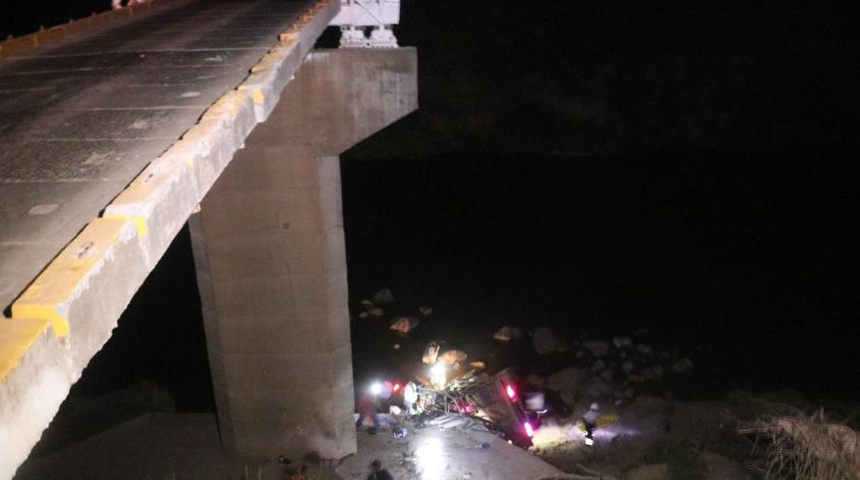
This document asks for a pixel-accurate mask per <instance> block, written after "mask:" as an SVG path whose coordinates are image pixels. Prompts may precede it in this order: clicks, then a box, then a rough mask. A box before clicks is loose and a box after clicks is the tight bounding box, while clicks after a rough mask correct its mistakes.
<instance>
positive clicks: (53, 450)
mask: <svg viewBox="0 0 860 480" xmlns="http://www.w3.org/2000/svg"><path fill="white" fill-rule="evenodd" d="M390 296H391V294H390V292H383V294H378V295H375V296H374V298H373V299H372V300H367V301H366V302H362V303H361V312H360V313H359V314H358V315H356V317H358V319H359V322H375V323H376V324H378V325H376V326H377V327H382V328H383V329H384V330H390V331H391V332H392V334H393V335H394V336H393V337H391V338H385V342H383V344H384V345H387V347H386V348H388V352H389V354H391V355H394V356H391V357H390V358H389V360H390V361H393V362H397V361H401V362H402V361H404V360H403V359H411V360H409V361H410V362H414V363H417V364H418V365H423V366H426V365H424V364H426V363H427V362H428V361H442V362H445V363H446V364H447V365H448V367H450V368H451V369H452V370H457V369H461V370H462V369H470V368H475V367H477V368H482V367H486V365H485V363H484V362H483V361H482V359H481V358H480V357H477V356H473V352H471V351H468V352H467V351H463V350H459V349H456V350H455V349H452V348H448V347H447V346H446V345H451V344H452V343H446V342H445V341H444V339H441V338H440V340H443V341H442V348H441V349H440V351H438V352H435V353H434V354H433V355H432V357H433V358H428V357H427V355H424V356H423V358H422V355H421V354H420V353H419V354H418V355H415V353H414V352H412V351H410V347H409V345H410V342H412V343H413V347H417V346H418V345H415V344H416V342H419V339H420V342H424V341H425V340H426V339H421V337H420V335H416V331H420V329H422V328H428V327H429V325H432V315H433V309H432V308H430V307H428V306H422V307H420V308H418V309H417V313H416V315H414V316H403V315H390V316H386V313H385V310H384V308H383V307H380V306H379V305H380V304H383V305H384V304H386V303H390V301H391V299H390V298H388V297H390ZM380 322H381V323H380ZM369 325H371V323H365V324H362V323H358V324H357V325H356V327H355V330H359V331H360V330H362V329H369V328H371V327H370V326H369ZM377 333H378V332H377ZM435 334H438V331H437V332H434V335H435ZM410 335H411V337H410ZM488 337H491V338H488V339H487V341H488V342H490V343H491V344H492V345H493V349H496V350H498V351H502V352H503V351H505V350H507V349H514V348H519V349H520V350H519V352H520V353H519V354H518V355H522V348H523V346H526V347H528V350H529V351H530V352H531V353H532V354H534V355H537V356H538V357H539V358H550V357H552V358H554V359H555V360H556V361H558V360H559V359H561V360H562V362H560V364H561V365H563V366H560V367H559V368H557V369H554V370H551V371H549V373H547V370H546V369H544V370H542V371H541V372H537V371H533V372H532V373H529V370H528V369H521V370H520V371H521V373H522V374H523V375H522V377H523V378H522V381H523V385H522V387H524V388H526V389H528V390H530V391H533V392H542V393H543V396H544V398H545V400H546V405H547V406H548V407H549V410H548V412H547V414H546V415H545V416H544V418H543V424H542V425H541V427H540V428H539V429H538V430H537V432H536V434H535V437H534V445H533V446H532V447H531V448H530V449H528V450H522V449H520V448H518V447H514V446H511V445H508V444H506V443H505V442H504V441H503V440H502V439H500V438H498V437H497V436H496V435H493V434H489V437H488V433H487V432H479V431H477V430H475V429H466V430H463V428H464V427H458V428H456V429H455V428H442V427H439V426H427V427H425V428H424V429H419V428H416V426H415V425H414V424H412V423H410V422H408V421H404V420H402V419H400V420H398V419H397V418H396V417H395V420H394V422H395V423H394V424H393V425H391V426H390V427H389V428H388V429H387V430H386V431H385V432H383V433H381V434H379V435H368V434H366V433H364V432H359V434H358V453H357V454H355V455H352V456H350V457H347V458H345V459H342V460H341V461H340V462H338V463H337V464H312V465H311V469H310V470H309V473H310V478H313V479H338V478H339V479H343V480H347V479H349V480H352V479H355V480H361V479H363V478H364V477H365V476H366V474H367V465H368V464H369V463H370V461H371V460H373V459H376V458H379V459H382V460H383V461H384V463H385V464H386V466H387V467H389V469H390V470H391V471H392V473H393V474H394V475H395V478H397V479H399V480H406V479H410V480H419V479H426V480H430V479H431V478H440V479H445V480H448V479H452V480H453V479H466V478H476V479H477V478H493V479H498V480H503V479H504V480H508V479H510V480H518V479H520V478H522V479H530V480H546V479H556V478H558V479H561V478H577V479H591V478H615V479H629V480H648V479H655V480H656V479H662V478H670V479H685V480H697V479H708V480H745V479H758V478H763V477H762V476H761V474H760V469H761V466H762V463H761V460H762V458H761V453H762V451H761V449H760V448H759V449H756V448H754V447H755V444H754V440H755V439H754V438H751V437H748V436H743V435H741V434H740V433H738V427H739V425H741V424H743V423H744V422H748V421H751V420H754V419H756V418H760V417H761V416H763V415H768V414H774V413H778V412H779V411H782V410H785V409H786V408H792V409H795V410H796V411H805V412H811V411H816V410H821V409H823V410H826V411H827V412H828V413H833V414H835V415H836V416H837V417H840V418H843V419H845V423H848V424H849V425H853V426H854V428H855V429H856V424H857V422H858V418H860V417H858V416H860V413H858V412H860V406H858V405H857V404H849V403H841V404H837V403H833V402H822V401H810V400H809V399H807V398H804V397H803V396H802V395H800V394H799V393H796V392H794V391H782V392H749V391H740V390H736V391H733V392H731V393H730V394H728V395H727V396H726V397H724V398H722V399H717V400H693V399H690V398H688V397H684V396H683V395H679V396H673V395H672V394H670V393H669V392H670V391H672V390H674V391H675V392H677V393H683V392H679V391H678V390H677V389H673V388H670V387H673V386H674V387H676V386H677V385H679V383H678V382H677V380H678V378H681V379H683V378H689V377H690V376H691V375H695V371H694V364H693V361H692V360H691V359H689V358H687V357H685V356H682V355H680V354H679V353H677V352H671V351H666V350H661V349H659V348H655V347H653V346H651V345H649V344H648V343H646V342H645V341H644V340H643V339H642V338H641V337H637V336H636V335H632V336H630V337H614V338H609V339H606V340H600V339H593V338H591V339H580V340H576V341H572V342H567V341H564V340H562V339H560V338H558V337H557V336H556V335H555V334H554V333H553V332H552V330H551V329H550V328H547V327H542V328H538V329H535V330H533V331H531V332H523V331H521V330H520V329H519V328H517V327H514V326H511V327H504V328H500V329H499V330H497V331H496V332H495V333H494V334H492V335H488ZM373 338H383V337H381V336H379V335H376V334H375V335H374V336H373ZM391 339H395V340H396V343H391V342H390V340H391ZM359 341H361V340H359ZM353 343H354V345H356V346H357V347H359V348H360V345H357V344H356V340H355V339H354V340H353ZM464 344H467V343H464ZM493 349H487V348H483V349H482V350H481V351H482V352H483V353H485V354H486V355H488V357H487V358H493V359H499V358H504V356H502V355H499V354H497V353H498V352H497V353H492V352H491V350H493ZM412 350H415V348H412ZM420 350H423V349H420ZM425 353H426V352H425ZM412 356H415V358H412ZM398 358H399V359H400V360H398ZM512 358H524V357H518V356H514V357H512ZM532 360H534V359H532ZM557 363H558V362H557ZM409 370H410V369H408V368H407V369H405V371H409ZM356 382H359V380H358V379H356ZM356 386H357V387H359V385H358V383H357V385H356ZM591 403H598V404H599V406H600V410H601V413H602V414H604V415H607V416H610V417H611V418H613V419H614V421H612V422H611V423H609V424H607V425H604V426H602V427H601V428H599V429H598V431H597V432H596V435H595V444H594V445H593V446H587V445H585V442H584V435H583V432H582V430H581V429H580V428H579V424H580V416H581V415H582V414H583V413H584V412H585V411H586V409H587V408H588V407H589V405H590V404H591ZM173 410H174V403H173V401H172V400H171V398H170V394H169V393H168V392H166V391H165V390H163V389H161V388H159V387H158V386H156V385H153V384H138V385H134V386H132V387H131V388H129V389H127V390H124V391H120V392H114V393H112V394H109V395H105V396H103V397H99V398H87V397H76V398H70V399H69V400H67V402H66V403H65V404H64V407H63V409H62V410H61V412H60V414H59V415H58V416H57V418H56V419H55V420H54V422H53V423H52V425H51V427H50V428H49V429H48V430H47V431H46V433H45V435H44V437H43V440H42V442H41V443H40V444H39V445H38V446H37V448H36V449H35V450H34V455H33V456H32V458H31V459H30V460H29V461H28V462H27V463H25V465H24V466H23V467H22V468H21V470H20V471H19V473H18V476H17V477H16V478H15V480H36V479H38V480H51V479H65V478H73V477H74V478H91V479H98V480H102V479H113V478H116V479H123V480H129V479H130V478H141V479H144V478H146V479H152V480H155V479H161V478H165V479H170V480H177V479H183V480H186V479H197V478H201V479H202V478H206V479H215V478H219V479H220V478H223V479H231V480H232V479H238V480H251V479H252V478H256V479H258V480H267V479H279V478H281V477H282V476H283V473H284V471H285V469H284V467H283V466H282V465H279V464H278V463H277V462H276V461H275V459H267V460H264V461H256V462H250V463H249V462H242V461H237V460H235V459H230V458H228V457H226V456H225V455H224V454H223V452H221V451H220V447H219V442H218V432H217V425H216V424H215V419H214V415H211V414H197V415H188V414H176V413H173ZM398 427H405V428H406V429H407V430H408V434H407V435H406V436H405V437H403V438H396V437H395V436H393V435H392V432H393V430H394V428H398ZM425 443H426V444H428V445H431V446H434V447H433V448H436V446H439V445H442V446H444V448H442V449H441V450H440V452H441V453H440V454H439V455H438V456H437V457H436V459H431V460H426V459H425V460H424V461H423V462H424V463H423V464H422V463H421V462H422V460H421V456H420V455H418V454H417V453H416V452H418V451H419V450H420V451H426V450H427V447H426V446H425V447H421V445H422V444H425ZM485 444H486V447H484V445H485ZM523 455H524V456H523ZM538 459H539V460H542V461H543V462H546V463H545V464H544V463H542V462H538V463H534V464H533V465H532V467H527V468H526V469H525V470H523V469H522V468H521V467H522V466H523V465H531V464H530V463H529V462H532V461H536V460H538ZM437 460H438V461H437ZM442 461H444V462H445V467H444V468H443V469H441V470H438V471H436V470H433V469H435V468H437V467H438V466H439V465H440V463H439V462H442ZM546 464H548V465H546ZM542 465H543V466H542ZM550 466H552V467H555V468H557V470H553V468H551V467H550ZM518 468H519V470H518ZM431 470H433V472H431ZM434 472H435V473H434ZM553 472H555V473H553ZM562 472H564V473H562ZM431 473H432V475H431Z"/></svg>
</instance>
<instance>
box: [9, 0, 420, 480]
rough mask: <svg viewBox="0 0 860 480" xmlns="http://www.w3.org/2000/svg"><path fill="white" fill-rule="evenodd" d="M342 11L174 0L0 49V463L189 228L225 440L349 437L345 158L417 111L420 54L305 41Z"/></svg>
mask: <svg viewBox="0 0 860 480" xmlns="http://www.w3.org/2000/svg"><path fill="white" fill-rule="evenodd" d="M352 1H353V0H349V1H344V3H346V4H348V5H346V6H345V8H348V7H351V6H352V5H351V4H352ZM364 3H368V4H376V6H377V7H379V8H387V7H390V5H384V4H386V3H396V1H395V0H367V1H366V2H364ZM341 9H342V7H341V2H340V1H338V0H317V1H313V0H241V1H239V0H232V1H231V0H200V1H187V0H175V1H174V0H170V1H167V0H164V1H161V2H154V3H143V4H137V5H133V6H129V7H125V8H120V9H116V10H113V11H110V12H107V13H103V14H99V15H95V16H92V17H89V18H86V19H81V20H76V21H72V22H70V23H68V24H66V25H62V26H58V27H54V28H50V29H48V30H44V31H41V32H38V33H36V34H33V35H29V36H26V37H21V38H17V39H12V40H8V41H6V42H3V43H2V44H0V206H2V208H0V222H2V223H0V227H2V228H0V307H2V309H3V315H2V318H0V479H10V478H12V477H13V476H14V474H15V471H16V469H17V468H18V466H19V465H20V464H21V463H22V462H23V461H24V460H25V459H26V457H27V456H28V454H29V452H30V451H31V449H32V448H33V446H34V445H35V444H36V443H37V442H38V440H39V438H40V436H41V434H42V432H43V430H44V429H45V428H46V427H47V426H48V424H49V423H50V422H51V420H52V418H53V417H54V415H55V414H56V412H57V411H58V409H59V407H60V404H61V403H62V402H63V401H64V399H65V397H66V396H67V395H68V392H69V389H70V387H71V385H72V384H73V383H74V382H75V381H76V380H77V379H78V378H80V376H81V375H82V372H83V370H84V368H85V367H86V365H87V363H88V362H89V361H90V359H91V358H92V357H93V356H94V355H95V354H96V353H97V352H98V351H99V349H101V347H102V346H103V345H104V344H105V343H106V342H107V341H108V340H109V338H110V336H111V331H112V330H113V329H114V328H115V326H116V323H117V320H118V318H119V317H120V315H121V314H122V312H123V310H124V309H125V308H126V306H127V305H128V303H129V301H130V300H131V298H132V296H133V295H134V294H135V292H136V291H137V289H138V288H139V287H140V286H141V284H142V283H143V281H144V280H145V279H146V277H147V275H148V274H149V273H150V272H151V271H152V269H153V267H154V266H155V265H156V263H157V262H158V260H159V259H160V258H161V256H162V254H163V253H164V252H165V250H166V249H167V247H168V246H169V245H170V243H171V241H172V239H173V238H174V237H175V236H176V234H177V233H178V232H179V231H180V229H181V228H182V227H183V226H184V225H185V224H186V223H188V225H189V227H190V230H191V232H192V242H193V248H194V256H195V264H196V268H197V278H198V287H199V290H200V297H201V301H202V305H203V310H204V311H203V318H204V322H205V328H206V337H207V344H208V352H209V361H210V365H211V370H212V382H213V385H214V391H215V396H216V405H217V408H218V421H219V427H220V430H221V432H222V442H223V445H224V447H225V449H226V450H227V451H229V452H231V453H233V454H235V455H237V456H240V457H244V458H263V457H269V458H271V457H272V456H274V455H277V454H280V453H288V454H293V455H296V456H301V455H304V454H306V453H315V454H317V455H319V456H320V457H321V458H331V459H337V458H342V457H344V456H346V455H348V454H350V453H353V452H355V450H356V439H355V428H354V424H353V410H354V402H353V379H352V359H351V345H350V335H349V328H350V326H349V314H348V310H347V272H346V257H345V247H344V231H343V224H342V213H341V198H340V188H341V187H340V172H339V160H338V155H339V154H340V153H342V152H343V151H345V150H347V149H349V148H350V147H351V146H352V145H354V144H355V143H357V142H359V141H361V140H362V139H364V138H366V137H368V136H370V135H372V134H373V133H374V132H376V131H378V130H380V129H382V128H384V127H385V126H387V125H389V124H391V123H392V122H394V121H396V120H397V119H399V118H401V117H402V116H404V115H406V114H408V113H409V112H411V111H413V110H414V109H416V108H417V86H416V82H417V76H416V73H417V59H416V58H417V54H416V51H415V50H414V49H409V48H393V45H391V44H390V43H388V44H386V42H385V41H386V39H387V40H389V41H390V40H391V38H390V29H386V28H384V27H385V25H383V28H380V29H378V30H377V29H375V30H374V34H373V35H371V36H369V37H366V38H367V41H366V42H364V41H363V40H362V39H363V38H365V37H363V36H362V34H361V33H360V31H361V30H362V29H361V28H358V29H356V28H349V29H348V33H349V36H348V41H349V43H350V46H374V45H383V46H387V47H390V48H369V49H361V48H342V49H335V50H315V49H313V46H314V44H315V42H316V40H317V39H318V37H319V36H320V35H321V33H322V32H323V31H324V30H325V29H326V28H327V27H328V26H329V24H330V23H331V22H332V21H335V23H336V24H339V23H338V21H337V18H339V12H340V11H341ZM365 10H366V9H365ZM360 26H361V24H359V27H360ZM346 30H347V29H345V31H346ZM357 30H358V31H359V33H357ZM374 42H376V43H374ZM311 397H312V398H314V399H315V401H314V402H309V401H307V399H308V398H311Z"/></svg>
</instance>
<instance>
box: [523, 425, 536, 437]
mask: <svg viewBox="0 0 860 480" xmlns="http://www.w3.org/2000/svg"><path fill="white" fill-rule="evenodd" d="M523 428H525V429H526V435H528V436H529V438H532V437H534V436H535V429H534V428H532V424H531V423H529V422H525V423H524V424H523Z"/></svg>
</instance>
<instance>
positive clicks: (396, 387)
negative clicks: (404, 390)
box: [394, 383, 400, 392]
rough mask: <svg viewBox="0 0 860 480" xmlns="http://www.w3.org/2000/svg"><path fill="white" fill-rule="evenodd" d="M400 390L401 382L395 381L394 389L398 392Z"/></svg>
mask: <svg viewBox="0 0 860 480" xmlns="http://www.w3.org/2000/svg"><path fill="white" fill-rule="evenodd" d="M398 390H400V384H399V383H395V384H394V391H395V392H396V391H398Z"/></svg>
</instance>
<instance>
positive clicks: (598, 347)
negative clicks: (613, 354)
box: [582, 340, 609, 357]
mask: <svg viewBox="0 0 860 480" xmlns="http://www.w3.org/2000/svg"><path fill="white" fill-rule="evenodd" d="M582 346H583V347H585V349H586V350H588V351H589V352H591V354H592V355H594V356H595V357H602V356H604V355H606V354H607V353H609V343H607V342H601V341H597V340H590V341H587V342H583V344H582Z"/></svg>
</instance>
